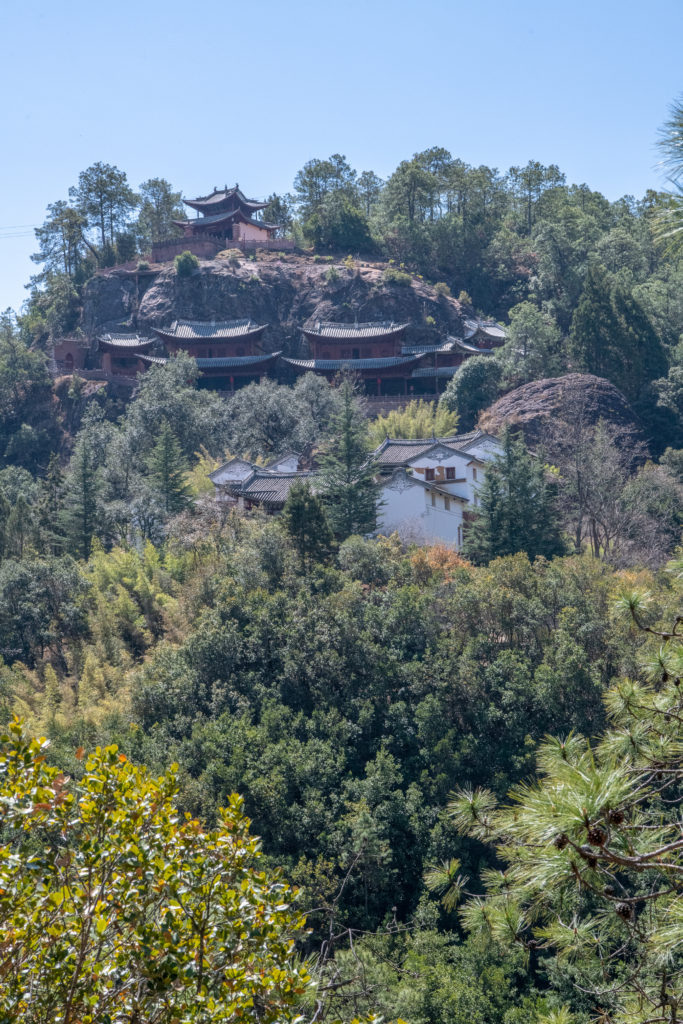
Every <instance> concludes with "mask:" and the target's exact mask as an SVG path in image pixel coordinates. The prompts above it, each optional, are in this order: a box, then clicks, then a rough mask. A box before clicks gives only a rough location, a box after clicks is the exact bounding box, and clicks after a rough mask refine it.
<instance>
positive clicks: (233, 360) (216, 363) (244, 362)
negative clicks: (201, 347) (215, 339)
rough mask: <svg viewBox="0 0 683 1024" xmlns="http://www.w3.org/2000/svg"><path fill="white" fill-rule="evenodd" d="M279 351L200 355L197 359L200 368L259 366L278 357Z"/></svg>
mask: <svg viewBox="0 0 683 1024" xmlns="http://www.w3.org/2000/svg"><path fill="white" fill-rule="evenodd" d="M279 355H280V353H279V352H269V353H267V354H266V355H261V356H215V357H209V358H206V359H204V358H203V357H200V358H198V359H196V360H195V362H196V363H197V366H198V367H199V369H200V370H210V369H219V368H221V369H226V370H227V369H230V368H231V367H234V368H235V369H237V368H239V367H243V368H244V367H247V366H258V365H261V364H262V363H267V362H268V361H269V360H271V359H277V357H278V356H279Z"/></svg>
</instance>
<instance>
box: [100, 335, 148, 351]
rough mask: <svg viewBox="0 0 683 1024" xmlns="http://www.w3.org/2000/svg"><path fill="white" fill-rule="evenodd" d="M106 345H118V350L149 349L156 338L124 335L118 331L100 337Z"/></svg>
mask: <svg viewBox="0 0 683 1024" xmlns="http://www.w3.org/2000/svg"><path fill="white" fill-rule="evenodd" d="M100 341H103V342H104V343H105V345H116V347H117V348H149V346H150V345H152V344H154V338H143V337H142V336H141V335H140V334H124V333H122V332H121V333H119V332H118V331H107V333H106V334H101V335H100Z"/></svg>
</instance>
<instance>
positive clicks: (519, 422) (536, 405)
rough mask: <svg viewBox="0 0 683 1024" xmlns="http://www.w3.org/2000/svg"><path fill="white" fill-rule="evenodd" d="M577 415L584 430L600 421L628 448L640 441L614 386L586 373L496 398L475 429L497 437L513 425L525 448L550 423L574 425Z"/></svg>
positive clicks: (541, 436)
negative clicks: (517, 430) (518, 432)
mask: <svg viewBox="0 0 683 1024" xmlns="http://www.w3.org/2000/svg"><path fill="white" fill-rule="evenodd" d="M577 416H581V418H582V421H583V422H584V423H585V424H586V426H587V427H591V426H595V424H596V423H597V422H598V421H599V420H603V421H604V422H605V423H608V424H609V425H610V426H611V427H612V428H614V430H615V432H616V434H617V436H619V435H621V436H623V437H624V440H626V438H628V441H629V445H631V446H632V445H633V443H634V442H635V441H642V440H643V438H642V434H641V429H640V424H639V423H638V420H637V419H636V417H635V415H634V413H633V411H632V409H631V407H630V406H629V404H628V402H627V401H626V399H625V398H624V396H623V395H622V393H621V391H619V390H618V388H615V386H614V384H611V383H610V382H609V381H608V380H605V379H604V378H603V377H594V376H592V374H588V373H568V374H566V375H565V376H564V377H550V378H547V379H545V380H535V381H532V382H531V383H530V384H523V385H522V387H519V388H515V390H514V391H510V392H509V394H507V395H504V396H503V398H499V399H498V401H497V402H494V404H493V405H491V406H489V408H488V409H486V410H485V411H484V412H483V413H482V414H481V416H480V417H479V424H478V425H479V426H480V427H481V428H482V430H486V431H487V432H488V433H491V434H499V433H500V431H501V430H502V428H503V427H504V426H517V427H519V428H520V429H521V430H522V432H523V434H524V439H525V441H526V443H527V444H528V445H529V447H531V448H534V447H536V446H537V445H538V444H540V443H541V442H542V441H543V439H544V435H545V434H546V433H547V431H548V428H549V427H550V426H551V424H553V423H557V422H558V421H564V422H566V423H574V422H575V421H576V417H577Z"/></svg>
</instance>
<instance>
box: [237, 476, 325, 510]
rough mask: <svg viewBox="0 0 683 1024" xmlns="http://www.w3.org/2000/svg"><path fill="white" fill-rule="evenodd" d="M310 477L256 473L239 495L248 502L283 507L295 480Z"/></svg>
mask: <svg viewBox="0 0 683 1024" xmlns="http://www.w3.org/2000/svg"><path fill="white" fill-rule="evenodd" d="M310 475H311V474H310V473H264V472H258V471H257V472H256V473H254V475H253V477H251V478H250V479H249V480H247V481H246V482H245V484H244V486H243V487H241V488H240V491H239V493H240V494H241V495H243V497H245V498H246V499H247V500H248V501H263V502H266V503H267V504H270V505H279V504H282V505H284V503H285V502H286V501H287V497H288V495H289V492H290V490H291V488H292V485H293V484H294V483H296V481H297V480H305V479H307V478H308V477H310Z"/></svg>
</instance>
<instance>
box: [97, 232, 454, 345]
mask: <svg viewBox="0 0 683 1024" xmlns="http://www.w3.org/2000/svg"><path fill="white" fill-rule="evenodd" d="M385 269H386V265H385V264H379V263H373V264H370V263H363V262H360V263H355V264H354V266H353V267H348V266H346V265H345V264H344V263H329V262H327V261H326V260H324V259H321V260H318V259H316V258H315V257H310V256H301V255H294V254H291V255H290V254H282V253H265V252H264V253H258V256H257V258H256V259H252V258H249V257H246V256H244V255H240V257H239V258H236V257H233V258H232V259H225V258H223V259H222V258H220V257H219V258H217V259H215V260H207V261H201V263H200V266H199V269H198V270H197V272H196V273H194V274H192V275H191V276H190V277H179V276H178V275H177V274H176V272H175V268H174V267H173V265H172V264H169V265H166V266H164V267H162V268H159V270H158V272H156V273H154V274H152V275H150V274H149V273H147V274H144V275H142V274H141V275H136V274H135V273H132V272H130V271H120V272H117V271H116V270H113V271H109V272H107V273H106V274H101V275H97V276H96V277H94V278H93V279H92V280H91V281H90V282H89V283H88V285H87V288H86V293H85V301H84V308H83V316H82V325H81V326H82V329H83V331H84V333H85V334H86V335H87V336H88V337H89V338H91V339H92V340H93V342H94V341H95V339H96V337H97V335H98V334H99V333H101V332H102V331H104V330H107V329H111V328H113V327H120V326H121V325H126V326H128V327H130V328H131V329H136V330H140V331H143V332H147V331H149V330H150V328H151V327H153V326H161V325H166V324H169V323H170V322H171V321H172V320H174V319H175V318H176V317H183V318H188V319H195V320H211V319H216V320H231V319H239V318H242V317H251V318H252V319H254V320H256V321H258V322H260V323H267V324H269V328H268V331H267V333H266V336H265V337H264V346H265V347H266V348H267V349H269V350H270V351H275V350H276V349H284V351H285V354H288V355H295V356H296V355H300V354H303V350H302V342H301V325H302V324H303V323H304V322H306V321H310V322H314V321H315V320H318V319H320V320H340V321H345V322H351V323H352V322H353V321H354V319H357V320H359V321H367V320H380V319H381V320H384V319H388V320H395V321H407V322H408V323H410V325H411V326H410V328H409V330H408V332H407V336H406V341H407V342H408V343H410V344H430V343H434V342H436V341H437V340H439V339H442V338H443V337H444V336H445V335H447V334H461V333H462V311H461V307H460V304H459V302H458V301H457V300H456V299H453V298H451V297H448V296H442V295H439V294H438V293H437V292H436V291H435V290H434V288H433V287H432V286H431V285H429V284H427V283H426V282H424V281H422V280H421V279H420V278H417V277H415V278H413V279H412V282H411V283H410V284H408V285H406V284H395V283H388V282H385V280H384V276H383V273H384V270H385ZM432 321H433V322H432Z"/></svg>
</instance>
